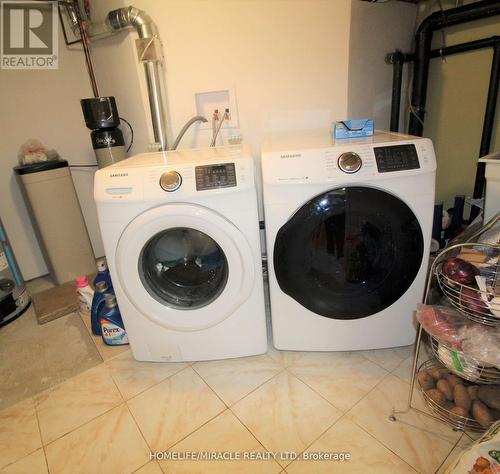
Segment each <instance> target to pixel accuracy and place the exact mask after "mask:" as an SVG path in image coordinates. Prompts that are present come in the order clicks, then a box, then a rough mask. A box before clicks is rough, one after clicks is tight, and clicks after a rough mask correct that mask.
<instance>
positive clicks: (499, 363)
mask: <svg viewBox="0 0 500 474" xmlns="http://www.w3.org/2000/svg"><path fill="white" fill-rule="evenodd" d="M459 333H460V334H459V337H460V338H461V339H462V350H463V351H464V352H465V353H466V354H467V355H468V356H470V357H472V358H473V359H475V360H477V361H479V362H484V363H487V364H490V365H492V366H494V367H497V368H499V369H500V350H499V349H498V348H499V347H500V328H495V327H488V326H482V325H480V324H474V325H470V326H468V327H464V328H462V329H461V330H460V331H459Z"/></svg>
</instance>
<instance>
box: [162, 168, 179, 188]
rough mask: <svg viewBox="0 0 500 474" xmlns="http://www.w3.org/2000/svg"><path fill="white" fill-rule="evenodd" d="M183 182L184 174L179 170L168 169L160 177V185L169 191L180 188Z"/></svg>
mask: <svg viewBox="0 0 500 474" xmlns="http://www.w3.org/2000/svg"><path fill="white" fill-rule="evenodd" d="M181 184H182V176H181V175H180V174H179V173H177V171H167V172H165V173H163V174H162V175H161V177H160V186H161V187H162V189H163V190H165V191H167V192H169V193H171V192H172V191H176V190H177V189H179V188H180V186H181Z"/></svg>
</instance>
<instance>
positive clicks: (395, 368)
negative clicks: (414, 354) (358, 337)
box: [360, 346, 411, 373]
mask: <svg viewBox="0 0 500 474" xmlns="http://www.w3.org/2000/svg"><path fill="white" fill-rule="evenodd" d="M402 347H406V346H402ZM389 349H391V348H389ZM370 350H379V349H370ZM382 350H385V349H382ZM360 356H362V357H364V358H365V359H366V360H367V361H369V362H371V363H372V364H376V365H378V366H379V367H381V368H382V369H384V370H385V371H387V372H390V373H392V372H393V371H395V370H397V368H398V367H399V366H400V365H401V364H402V363H403V362H404V361H405V360H406V359H407V358H408V357H404V358H402V359H401V360H400V361H399V362H398V364H397V365H396V367H394V368H393V369H392V370H389V369H388V368H387V367H384V366H383V365H382V364H380V363H379V362H377V361H375V360H372V359H370V358H369V357H367V356H366V355H365V354H360ZM409 357H411V356H409Z"/></svg>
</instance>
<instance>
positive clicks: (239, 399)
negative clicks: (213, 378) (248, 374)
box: [191, 367, 286, 408]
mask: <svg viewBox="0 0 500 474" xmlns="http://www.w3.org/2000/svg"><path fill="white" fill-rule="evenodd" d="M191 368H192V369H193V370H194V371H195V372H196V374H197V375H198V376H199V377H201V379H202V380H203V382H205V384H207V385H208V387H209V388H210V390H212V392H214V393H215V395H217V398H219V400H220V401H221V402H222V403H224V405H226V407H227V408H230V407H232V406H234V405H236V404H237V403H239V402H241V400H243V399H244V398H245V397H248V395H250V394H251V393H253V392H255V390H257V389H259V388H260V387H262V386H263V385H265V384H266V383H267V382H269V381H270V380H272V379H273V378H274V377H276V376H277V375H279V374H280V373H281V372H283V371H284V370H286V369H285V368H280V370H278V372H276V373H275V374H273V375H271V377H269V378H268V379H266V380H264V382H262V383H260V384H259V385H258V386H257V387H255V388H253V389H252V390H251V391H250V392H248V393H247V394H246V395H243V396H242V397H241V398H238V400H236V401H235V402H233V403H231V404H230V405H228V404H227V403H226V402H225V401H224V400H222V398H221V397H220V396H219V394H218V393H217V392H216V391H215V389H214V388H212V387H211V386H210V384H209V383H208V382H207V381H206V380H205V379H204V378H203V375H201V374H200V373H199V372H198V371H197V370H196V369H195V367H191Z"/></svg>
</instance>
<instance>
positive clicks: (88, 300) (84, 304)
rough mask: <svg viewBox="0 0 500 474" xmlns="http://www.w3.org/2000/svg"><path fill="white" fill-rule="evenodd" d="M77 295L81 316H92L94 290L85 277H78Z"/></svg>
mask: <svg viewBox="0 0 500 474" xmlns="http://www.w3.org/2000/svg"><path fill="white" fill-rule="evenodd" d="M76 293H77V294H78V309H79V311H80V314H81V315H84V316H86V315H90V309H91V307H92V299H93V297H94V290H93V289H92V288H91V287H90V284H89V281H88V280H87V277H86V276H85V275H82V276H79V277H76Z"/></svg>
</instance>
